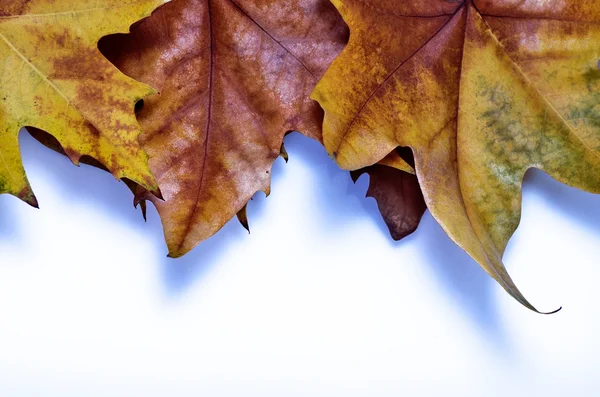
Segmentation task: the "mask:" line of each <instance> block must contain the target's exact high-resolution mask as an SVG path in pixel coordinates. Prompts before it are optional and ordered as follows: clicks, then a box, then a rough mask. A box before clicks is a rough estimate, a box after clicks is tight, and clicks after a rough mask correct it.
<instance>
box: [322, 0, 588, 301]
mask: <svg viewBox="0 0 600 397" xmlns="http://www.w3.org/2000/svg"><path fill="white" fill-rule="evenodd" d="M333 3H334V4H335V5H336V7H337V8H338V9H339V11H340V12H341V14H342V16H343V17H344V19H345V21H346V23H347V24H348V25H349V27H350V31H351V36H350V43H349V45H348V46H347V48H346V49H345V50H344V52H342V54H341V55H340V56H339V57H338V58H337V59H336V60H335V61H334V63H333V65H332V67H331V68H330V69H329V70H328V72H327V73H326V74H325V77H324V78H323V80H321V82H320V83H319V84H318V85H317V88H316V89H315V91H314V93H313V98H314V99H316V100H318V101H319V102H320V104H321V106H322V107H323V108H324V109H325V113H326V115H325V123H324V132H323V134H324V143H325V145H326V147H327V149H328V151H329V152H330V153H331V154H332V155H333V156H335V157H336V159H337V161H338V163H339V164H340V165H341V166H342V167H344V168H348V169H357V168H360V167H364V166H366V165H370V164H373V163H375V162H377V161H378V160H380V159H381V158H382V157H383V156H385V155H386V154H387V153H389V152H390V150H392V149H393V148H395V147H397V146H409V147H411V148H412V149H413V151H414V157H415V168H416V173H417V176H418V178H419V182H420V185H421V188H422V189H423V194H424V197H425V201H426V203H427V206H428V207H429V209H430V210H431V213H432V215H433V216H434V217H435V218H436V219H437V220H438V221H439V222H440V224H441V225H442V227H443V228H444V230H445V231H446V232H447V233H448V235H449V236H450V237H451V238H452V239H453V240H454V241H455V242H456V243H457V244H458V245H459V246H461V247H462V248H463V249H465V250H466V251H467V252H468V253H469V254H470V255H471V256H472V257H473V258H474V259H475V260H477V262H479V264H480V265H481V266H482V267H483V268H484V269H485V270H486V271H487V272H488V273H489V274H490V275H491V276H492V277H494V278H495V279H496V280H497V281H498V282H499V283H500V284H501V285H502V286H503V287H504V288H505V289H506V290H507V291H508V292H509V293H510V294H511V295H512V296H513V297H514V298H515V299H517V300H518V301H519V302H521V303H522V304H523V305H525V306H527V307H528V308H530V309H532V310H536V309H535V308H534V307H533V306H532V305H531V304H530V303H529V302H528V301H527V300H526V299H525V298H524V297H523V295H522V294H521V292H519V290H518V289H517V287H516V286H515V284H514V282H513V281H512V280H511V278H510V276H509V275H508V273H507V271H506V269H505V267H504V265H503V263H502V254H503V253H504V250H505V248H506V244H507V243H508V240H509V238H510V236H511V235H512V234H513V232H514V231H515V229H516V227H517V225H518V223H519V219H520V205H521V182H522V179H523V176H524V174H525V172H526V171H527V169H529V168H531V167H535V168H539V169H541V170H544V171H545V172H547V173H549V174H550V175H551V176H553V177H554V178H555V179H557V180H559V181H561V182H564V183H568V184H570V185H572V186H575V187H578V188H581V189H584V190H587V191H591V192H596V193H598V192H600V153H599V149H600V123H599V122H598V120H600V105H599V104H600V94H599V92H600V91H599V89H600V71H599V70H598V59H599V58H600V2H598V1H595V0H561V1H541V0H495V1H492V0H463V1H444V0H426V1H420V2H400V1H396V2H395V1H385V0H372V1H362V0H333Z"/></svg>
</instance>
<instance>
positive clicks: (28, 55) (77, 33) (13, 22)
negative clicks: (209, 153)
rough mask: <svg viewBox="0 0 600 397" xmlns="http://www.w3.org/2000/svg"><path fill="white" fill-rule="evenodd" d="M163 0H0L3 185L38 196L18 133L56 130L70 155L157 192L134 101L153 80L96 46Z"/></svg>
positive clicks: (24, 195) (0, 180)
mask: <svg viewBox="0 0 600 397" xmlns="http://www.w3.org/2000/svg"><path fill="white" fill-rule="evenodd" d="M166 2H167V0H133V1H132V0H129V1H122V0H86V1H80V0H61V1H49V0H29V1H25V0H9V1H8V2H7V1H2V3H0V59H1V60H2V61H1V62H0V193H10V194H13V195H15V196H18V197H20V198H21V199H23V200H24V201H26V202H28V203H30V204H31V205H37V200H36V199H35V196H34V195H33V192H32V189H31V187H30V186H29V182H28V181H27V177H26V175H25V170H24V169H23V165H22V162H21V156H20V153H19V146H18V133H19V130H20V129H21V128H22V127H35V128H39V129H41V130H44V131H46V132H48V133H50V134H51V135H53V136H54V137H55V138H56V139H57V140H58V142H59V143H60V144H61V146H62V147H63V148H64V150H65V152H66V154H67V155H68V156H69V157H70V158H71V160H72V161H73V162H74V163H78V161H79V158H80V157H81V156H83V155H87V156H90V157H92V158H94V159H96V160H98V161H99V162H101V163H102V164H104V166H106V168H107V169H108V170H110V171H111V172H112V174H113V175H114V176H115V177H116V178H119V179H120V178H128V179H130V180H133V181H135V182H137V183H139V184H140V185H142V186H144V187H146V188H148V189H149V190H151V191H153V192H155V193H157V194H159V192H158V187H157V184H156V182H155V181H154V178H153V177H152V174H151V172H150V170H149V168H148V159H147V155H146V154H145V152H144V151H143V150H142V149H141V147H140V145H139V143H138V135H139V134H140V133H141V130H140V127H139V125H138V123H137V121H136V118H135V113H134V106H135V103H136V102H137V101H138V100H140V99H142V98H144V97H146V96H148V95H150V94H152V93H154V91H153V90H152V88H150V87H149V86H147V85H145V84H141V83H139V82H136V81H135V80H133V79H131V78H129V77H127V76H125V75H124V74H122V73H121V72H120V71H119V70H118V69H117V68H116V67H114V66H113V65H112V64H111V63H110V62H109V61H108V60H107V59H106V58H104V56H102V54H101V53H100V51H99V50H98V47H97V43H98V40H100V38H101V37H103V36H106V35H108V34H112V33H125V32H128V30H129V27H130V26H131V24H133V23H134V22H136V21H137V20H139V19H141V18H144V17H146V16H148V15H149V14H150V13H151V12H152V10H154V9H155V8H156V7H158V6H160V5H161V4H163V3H166Z"/></svg>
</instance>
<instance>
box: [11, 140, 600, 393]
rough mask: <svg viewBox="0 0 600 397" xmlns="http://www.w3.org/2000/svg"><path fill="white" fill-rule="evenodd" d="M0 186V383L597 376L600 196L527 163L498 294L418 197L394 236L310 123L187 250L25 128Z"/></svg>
mask: <svg viewBox="0 0 600 397" xmlns="http://www.w3.org/2000/svg"><path fill="white" fill-rule="evenodd" d="M21 145H22V153H23V157H24V162H25V166H26V169H27V171H28V175H29V177H30V181H31V183H32V185H33V187H34V190H35V193H36V194H37V197H38V199H39V201H40V205H41V209H40V210H35V209H32V208H30V207H28V206H27V205H26V204H24V203H21V202H19V201H18V200H17V199H15V198H14V197H10V196H8V195H2V196H0V395H1V396H10V397H12V396H44V397H46V396H73V397H75V396H76V397H81V396H86V397H88V396H103V397H105V396H111V397H112V396H128V397H129V396H144V397H150V396H161V397H163V396H169V397H170V396H208V397H220V396H260V397H267V396H278V397H279V396H285V397H287V396H323V397H334V396H344V397H350V396H365V397H366V396H369V397H371V396H374V397H380V396H436V395H440V396H441V395H443V396H460V397H465V396H506V395H510V396H557V397H558V396H560V397H564V396H598V395H600V377H599V376H598V375H599V372H600V354H599V353H600V342H599V340H598V338H599V337H600V308H599V306H600V289H599V288H598V282H599V280H600V266H598V263H597V262H598V257H599V256H600V255H599V254H600V197H599V196H594V195H591V194H587V193H583V192H580V191H577V190H575V189H573V188H569V187H567V186H564V185H560V184H558V183H557V182H555V181H554V180H552V179H551V178H550V177H548V176H546V175H544V174H542V173H541V172H537V171H534V172H530V173H529V174H528V175H527V177H526V182H525V187H524V202H523V220H522V223H521V226H520V227H519V229H518V231H517V233H516V234H515V236H514V237H513V239H512V240H511V242H510V244H509V247H508V250H507V253H506V255H505V262H506V264H507V266H508V268H509V270H510V272H511V274H512V275H513V276H514V279H515V280H516V282H517V284H518V285H519V287H520V288H521V289H522V291H523V292H524V293H525V295H526V296H527V297H528V298H529V299H530V300H531V302H533V303H534V305H537V306H538V308H540V309H541V310H552V309H555V308H557V307H558V306H561V305H562V306H563V307H564V308H563V310H562V311H561V312H560V313H558V314H555V315H552V316H542V315H538V314H535V313H532V312H530V311H528V310H527V309H525V308H523V307H521V306H520V305H519V304H517V303H516V302H515V301H513V300H512V298H510V297H509V296H508V295H507V294H506V293H505V292H504V291H503V290H502V289H501V288H500V287H499V286H497V285H496V284H495V283H494V282H493V281H492V280H491V279H490V278H489V277H488V276H487V275H486V274H485V273H484V272H483V271H482V270H480V268H479V267H478V265H477V264H475V263H474V262H473V261H472V260H471V259H470V258H469V257H468V256H467V255H466V254H465V253H463V252H462V251H461V250H460V249H459V248H457V247H456V246H455V245H454V244H453V243H452V242H451V241H450V240H449V239H448V238H447V237H446V236H445V235H444V233H443V232H442V230H441V229H440V227H439V226H438V225H437V223H436V222H435V221H434V220H433V219H432V217H431V215H429V213H426V215H425V217H424V219H423V221H422V224H421V226H420V227H419V229H418V230H417V232H416V233H414V234H413V235H412V236H410V237H409V238H406V239H404V240H403V241H401V242H393V241H392V240H391V238H390V237H389V236H388V233H387V230H386V228H385V225H384V223H383V221H382V220H381V217H380V215H379V214H378V212H377V208H376V204H375V201H374V200H373V199H365V198H364V194H365V191H366V188H367V184H368V177H367V176H363V177H362V178H361V179H360V180H359V182H358V183H357V185H353V184H352V182H351V180H350V178H349V176H348V173H346V172H344V171H341V170H339V169H338V168H337V166H336V165H335V164H334V163H333V162H332V161H331V160H330V159H329V158H328V157H327V155H326V153H325V151H324V149H323V148H322V147H320V146H319V145H318V144H317V143H316V142H314V141H311V140H309V139H307V138H304V137H302V136H300V135H298V134H292V135H290V136H288V137H287V138H286V147H287V149H288V151H289V153H290V162H289V164H287V165H286V164H284V162H283V161H282V160H281V159H280V160H278V161H277V163H276V165H275V168H274V170H273V177H274V179H273V185H272V194H271V196H270V197H269V198H267V199H265V198H264V195H263V194H262V193H260V194H258V195H257V196H256V197H255V198H254V200H253V201H252V202H251V203H250V205H249V209H248V211H249V217H250V227H251V230H252V234H251V235H248V234H247V233H246V232H245V230H244V229H243V228H242V227H241V226H240V225H239V224H238V223H237V221H232V222H230V223H229V224H227V225H226V226H225V228H224V229H223V230H222V231H221V232H220V233H218V234H217V235H216V236H215V237H213V238H212V239H210V240H208V241H207V242H205V243H203V244H201V245H200V246H199V247H197V248H196V249H195V250H194V251H193V252H192V253H191V254H189V255H187V256H186V257H185V258H183V259H179V260H173V259H168V258H167V257H166V248H165V245H164V242H163V237H162V231H161V227H160V222H159V219H158V216H157V213H156V211H155V210H154V208H153V207H151V206H150V207H151V208H150V211H149V221H148V223H144V222H143V220H142V218H141V216H140V214H139V212H138V211H137V210H135V209H133V207H132V204H131V201H132V199H131V194H130V193H129V191H128V190H127V188H126V187H125V185H124V184H122V183H117V182H116V181H115V180H114V179H113V178H112V177H111V176H110V175H108V174H106V173H104V172H102V171H99V170H96V169H93V168H91V167H88V166H82V167H80V168H77V167H74V166H73V165H71V164H70V162H69V161H68V160H67V159H65V158H63V157H62V156H60V155H58V154H56V153H53V152H51V151H50V150H47V149H45V148H43V147H42V146H41V145H39V144H38V143H37V142H35V141H34V140H33V139H32V138H30V137H29V135H27V134H26V133H22V134H21Z"/></svg>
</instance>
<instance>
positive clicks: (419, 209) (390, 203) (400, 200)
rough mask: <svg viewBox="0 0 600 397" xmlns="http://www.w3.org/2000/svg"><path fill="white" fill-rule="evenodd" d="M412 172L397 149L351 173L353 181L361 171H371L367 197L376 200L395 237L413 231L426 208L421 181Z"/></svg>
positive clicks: (404, 235)
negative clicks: (377, 161)
mask: <svg viewBox="0 0 600 397" xmlns="http://www.w3.org/2000/svg"><path fill="white" fill-rule="evenodd" d="M407 167H409V168H408V171H409V172H407V170H406V168H407ZM410 171H413V170H412V167H410V165H408V164H407V162H405V161H404V160H402V158H401V157H400V156H399V155H398V154H397V153H396V151H394V152H392V153H391V154H390V155H388V156H387V157H386V158H385V159H383V160H382V161H380V162H379V163H377V164H375V165H372V166H369V167H365V168H361V169H359V170H356V171H351V172H350V174H351V175H352V180H354V182H356V181H357V180H358V178H359V177H360V176H361V175H362V174H364V173H367V174H369V189H368V190H367V197H373V198H374V199H375V200H376V201H377V206H378V207H379V212H381V216H383V220H384V221H385V224H386V225H387V227H388V229H389V230H390V234H391V236H392V238H393V239H394V240H400V239H402V238H404V237H406V236H408V235H409V234H411V233H412V232H414V231H415V230H416V229H417V226H419V222H420V221H421V217H422V216H423V213H424V212H425V209H426V208H427V207H426V205H425V201H424V199H423V194H422V193H421V188H420V187H419V181H418V180H417V177H416V175H414V171H413V172H410Z"/></svg>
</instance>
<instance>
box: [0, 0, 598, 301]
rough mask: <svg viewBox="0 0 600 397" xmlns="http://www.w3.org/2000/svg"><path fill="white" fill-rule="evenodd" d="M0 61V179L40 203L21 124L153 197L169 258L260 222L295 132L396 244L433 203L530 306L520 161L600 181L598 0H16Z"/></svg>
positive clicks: (1, 25)
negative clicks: (249, 208)
mask: <svg viewBox="0 0 600 397" xmlns="http://www.w3.org/2000/svg"><path fill="white" fill-rule="evenodd" d="M0 59H1V60H2V62H1V63H0V68H1V70H0V72H1V74H0V76H1V77H0V193H9V194H12V195H14V196H17V197H19V198H20V199H22V200H23V201H25V202H27V203H29V204H30V205H33V206H37V200H36V198H35V195H34V192H33V190H32V188H31V187H30V185H29V182H28V181H27V177H26V173H25V170H24V169H23V165H22V162H21V158H20V153H19V145H18V134H19V131H20V130H21V128H24V127H25V128H27V129H28V130H29V132H30V133H31V134H32V135H33V136H34V137H35V138H36V139H38V140H39V141H40V142H42V143H43V144H45V145H46V146H48V147H50V148H52V149H54V150H56V151H59V152H61V153H63V154H65V155H66V156H68V157H69V158H70V159H71V160H72V161H73V162H74V163H75V164H77V163H79V162H86V163H90V164H93V165H95V166H97V167H99V168H102V169H104V170H106V171H108V172H110V173H112V174H113V175H114V176H115V178H117V179H121V180H123V181H125V183H127V186H128V187H129V188H130V189H131V191H132V195H133V201H134V204H135V205H136V206H138V205H139V206H140V207H141V208H142V211H143V212H144V214H145V209H146V205H147V202H148V201H149V202H151V203H152V205H154V206H155V207H156V208H157V210H158V212H159V214H160V217H161V220H162V224H163V228H164V233H165V239H166V242H167V246H168V249H169V255H170V256H172V257H179V256H182V255H184V254H186V253H187V252H189V251H190V250H191V249H192V248H194V246H196V245H197V244H198V243H200V242H201V241H203V240H205V239H207V238H209V237H210V236H212V235H213V234H215V233H216V232H217V231H218V230H219V229H220V228H221V227H222V226H223V225H224V224H225V223H226V222H228V221H229V220H230V219H231V218H233V217H235V216H236V215H237V217H238V219H239V220H240V221H241V223H242V224H243V225H244V226H245V227H246V228H247V227H248V220H247V216H246V211H245V208H246V204H247V203H248V201H249V200H250V199H251V198H252V196H253V195H254V194H255V193H256V192H258V191H263V192H265V193H266V194H268V193H269V190H270V178H271V167H272V165H273V163H274V161H275V160H276V159H277V157H278V156H283V157H284V158H286V160H287V153H286V152H285V148H284V147H283V138H284V136H285V134H287V133H289V132H291V131H298V132H300V133H302V134H304V135H306V136H308V137H311V138H313V139H316V140H318V141H319V142H321V143H323V145H324V146H325V148H326V149H327V151H328V153H329V154H330V155H331V157H332V158H333V159H335V161H336V162H337V163H338V164H339V166H340V167H342V168H344V169H347V170H349V171H351V172H350V175H349V176H350V177H352V178H353V179H354V180H356V179H357V178H358V177H359V176H360V175H362V174H364V173H367V174H368V175H369V181H370V182H369V183H370V185H369V190H368V192H367V195H369V196H372V197H374V198H375V199H376V200H377V203H378V206H379V209H380V211H381V214H382V216H383V218H384V220H385V222H386V224H387V225H388V227H389V229H390V233H391V235H392V237H393V238H394V239H401V238H403V237H405V236H406V235H408V234H410V233H412V232H413V231H414V230H415V229H416V227H417V226H418V223H419V221H420V218H421V216H422V215H423V213H424V211H425V209H426V207H427V208H428V209H429V210H430V212H431V214H432V215H433V216H434V217H435V219H436V220H437V221H438V222H439V223H440V225H441V226H442V228H443V229H444V230H445V231H446V233H447V234H448V235H449V236H450V238H451V239H452V240H454V242H455V243H456V244H458V245H459V246H460V247H462V248H463V249H464V250H465V251H466V252H467V253H469V255H471V257H473V258H474V259H475V260H476V261H477V262H478V263H479V264H480V265H481V266H482V267H483V269H485V271H487V272H488V273H489V274H490V276H492V277H493V278H494V279H495V280H496V281H498V283H499V284H500V285H501V286H502V287H504V288H505V289H506V291H507V292H508V293H509V294H510V295H511V296H513V297H514V298H515V299H516V300H517V301H519V302H521V303H522V304H523V305H525V306H526V307H528V308H530V309H532V310H536V309H535V308H534V307H533V306H532V305H531V304H530V303H529V302H528V301H527V300H526V299H525V297H524V296H523V295H522V294H521V292H520V291H519V290H518V289H517V287H516V286H515V284H514V283H513V281H512V280H511V278H510V276H509V275H508V273H507V271H506V269H505V267H504V264H503V263H502V255H503V253H504V250H505V248H506V245H507V243H508V240H509V238H510V237H511V236H512V234H513V233H514V231H515V229H516V228H517V226H518V223H519V219H520V207H521V184H522V180H523V177H524V175H525V172H526V171H527V170H528V169H529V168H533V167H535V168H538V169H541V170H543V171H545V172H547V173H548V174H550V175H551V176H552V177H554V178H555V179H557V180H558V181H560V182H563V183H567V184H569V185H571V186H575V187H577V188H580V189H583V190H586V191H590V192H594V193H597V192H600V121H599V120H600V70H599V66H598V65H599V63H598V60H599V59H600V3H598V2H597V1H595V0H560V1H555V2H549V1H544V0H463V1H451V0H424V1H396V0H331V2H330V0H172V1H170V2H169V1H168V0H85V1H82V0H7V1H2V2H1V3H0ZM449 265H451V264H449Z"/></svg>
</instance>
